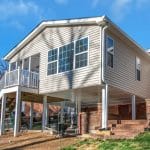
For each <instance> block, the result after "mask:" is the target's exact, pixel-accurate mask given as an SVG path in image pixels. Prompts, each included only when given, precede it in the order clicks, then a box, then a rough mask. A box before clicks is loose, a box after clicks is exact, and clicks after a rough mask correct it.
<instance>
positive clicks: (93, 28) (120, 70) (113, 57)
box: [0, 16, 150, 136]
mask: <svg viewBox="0 0 150 150" xmlns="http://www.w3.org/2000/svg"><path fill="white" fill-rule="evenodd" d="M4 59H5V60H6V61H8V62H9V70H8V71H7V72H6V73H5V76H4V77H3V78H2V79H1V91H0V98H1V99H2V101H1V122H0V125H1V126H0V134H3V133H4V120H5V111H6V109H5V108H6V101H7V99H11V98H15V100H14V101H15V123H14V136H16V135H17V134H18V132H19V124H20V110H21V108H20V107H21V103H22V101H30V102H32V103H34V102H39V103H43V122H42V125H43V128H44V127H45V126H47V124H48V117H47V112H48V109H47V108H48V107H47V105H48V104H50V103H51V102H53V103H55V102H63V101H67V102H70V103H72V104H73V107H74V111H75V113H76V114H77V115H76V120H77V131H78V133H80V134H82V133H86V132H90V133H94V132H95V130H97V129H107V128H108V126H109V124H110V123H111V121H112V123H114V122H116V121H118V120H120V121H122V120H143V122H145V121H146V120H147V119H149V118H148V117H149V116H148V114H149V113H150V110H149V105H150V101H149V100H148V98H150V92H149V90H150V80H149V77H150V65H149V64H150V56H149V55H148V53H147V52H145V51H144V49H142V48H141V47H140V46H139V45H138V44H137V43H136V42H135V41H134V40H132V39H131V38H130V37H129V36H128V35H127V34H126V33H124V32H123V31H122V30H121V29H120V28H119V27H118V26H117V25H115V24H114V23H113V22H112V21H111V20H110V19H109V18H107V17H106V16H102V17H93V18H80V19H68V20H58V21H43V22H42V23H40V24H39V25H38V26H37V27H36V28H35V29H34V30H33V31H31V32H30V33H29V34H28V35H27V36H26V37H25V38H24V39H23V40H22V41H21V42H20V43H19V44H18V45H16V46H15V47H14V48H13V49H12V50H11V51H10V52H9V53H8V54H6V56H5V57H4ZM146 99H147V100H146ZM62 107H63V106H62ZM31 112H32V111H31Z"/></svg>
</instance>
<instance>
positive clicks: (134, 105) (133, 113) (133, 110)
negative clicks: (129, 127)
mask: <svg viewBox="0 0 150 150" xmlns="http://www.w3.org/2000/svg"><path fill="white" fill-rule="evenodd" d="M135 119H136V99H135V95H132V120H135Z"/></svg>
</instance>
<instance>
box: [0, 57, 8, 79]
mask: <svg viewBox="0 0 150 150" xmlns="http://www.w3.org/2000/svg"><path fill="white" fill-rule="evenodd" d="M7 69H8V63H7V62H6V61H4V60H3V59H0V79H1V78H2V76H3V75H4V73H5V71H6V70H7Z"/></svg>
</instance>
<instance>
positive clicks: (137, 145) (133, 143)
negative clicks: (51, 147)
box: [63, 132, 150, 150]
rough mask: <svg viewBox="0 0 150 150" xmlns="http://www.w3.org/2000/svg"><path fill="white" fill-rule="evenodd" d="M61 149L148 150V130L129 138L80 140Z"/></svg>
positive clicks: (149, 147)
mask: <svg viewBox="0 0 150 150" xmlns="http://www.w3.org/2000/svg"><path fill="white" fill-rule="evenodd" d="M63 150H150V132H145V133H143V134H140V135H139V136H138V137H136V138H135V139H130V140H114V139H113V140H99V139H97V140H94V139H86V140H81V141H78V142H77V143H76V144H74V145H70V146H69V147H66V148H63Z"/></svg>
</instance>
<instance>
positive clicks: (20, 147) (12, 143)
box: [0, 132, 78, 150]
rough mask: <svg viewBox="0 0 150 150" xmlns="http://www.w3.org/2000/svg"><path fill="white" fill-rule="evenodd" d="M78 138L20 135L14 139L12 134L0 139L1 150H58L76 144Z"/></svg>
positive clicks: (37, 134) (33, 134) (38, 134)
mask: <svg viewBox="0 0 150 150" xmlns="http://www.w3.org/2000/svg"><path fill="white" fill-rule="evenodd" d="M77 140H78V138H76V137H70V138H58V137H54V136H51V135H48V134H46V133H42V132H41V133H28V132H26V133H22V134H21V135H20V136H18V137H16V138H14V137H13V135H12V134H7V135H3V136H1V137H0V149H1V150H14V149H15V150H33V149H34V150H60V149H62V148H63V147H66V146H68V145H71V144H74V143H76V142H77Z"/></svg>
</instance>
